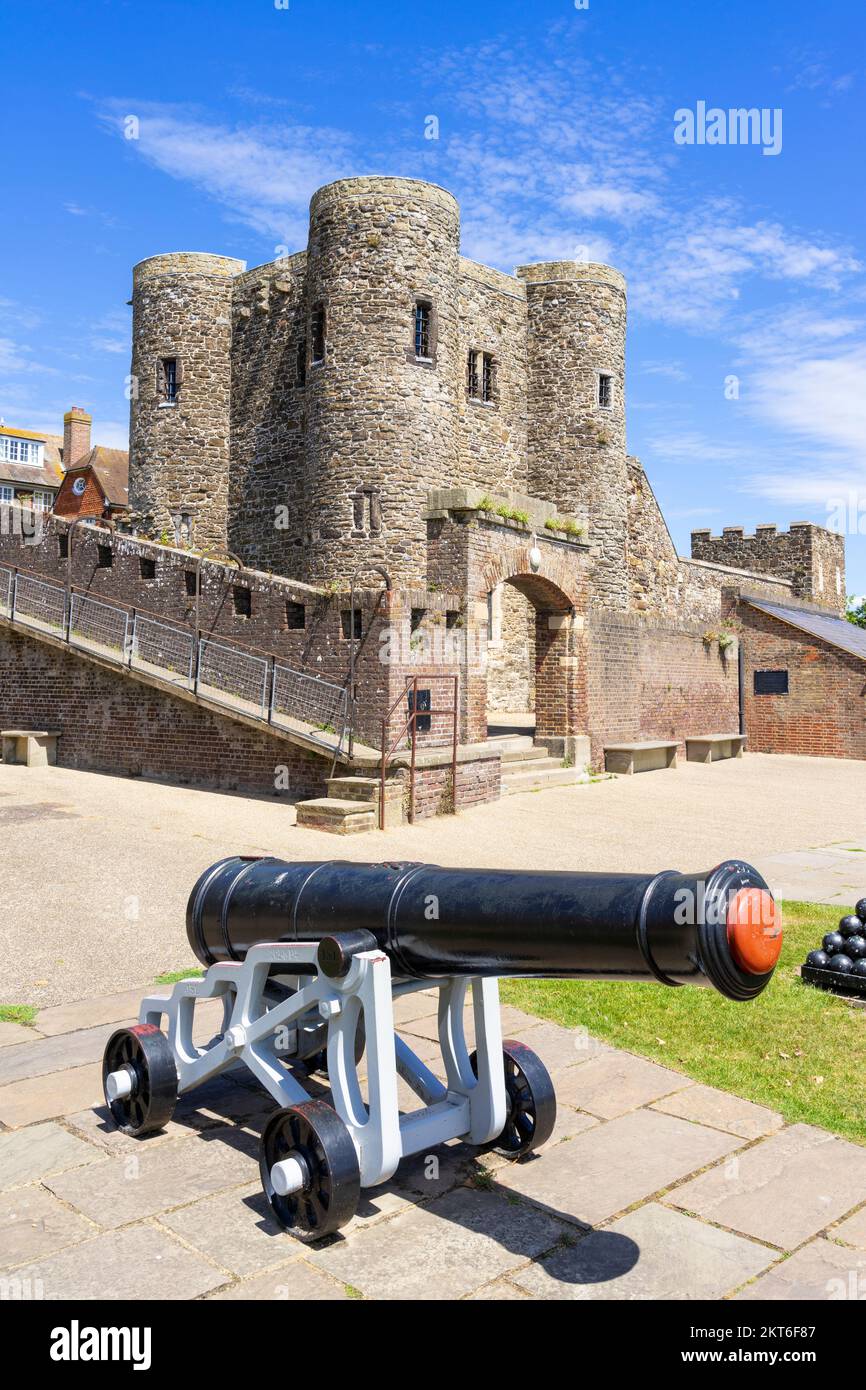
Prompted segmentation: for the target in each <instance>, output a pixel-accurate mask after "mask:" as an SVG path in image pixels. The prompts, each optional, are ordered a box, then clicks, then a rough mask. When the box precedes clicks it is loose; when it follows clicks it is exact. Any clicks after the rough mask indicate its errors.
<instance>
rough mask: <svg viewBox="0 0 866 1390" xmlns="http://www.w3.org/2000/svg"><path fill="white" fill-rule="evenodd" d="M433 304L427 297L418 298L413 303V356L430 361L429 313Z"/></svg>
mask: <svg viewBox="0 0 866 1390" xmlns="http://www.w3.org/2000/svg"><path fill="white" fill-rule="evenodd" d="M432 309H433V305H432V304H431V303H430V301H429V300H428V299H419V300H418V301H417V302H416V304H415V356H416V357H423V358H424V359H425V360H426V361H428V362H429V361H430V358H431V357H432V353H431V351H430V315H431V312H432Z"/></svg>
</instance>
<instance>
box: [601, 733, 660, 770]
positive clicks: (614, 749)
mask: <svg viewBox="0 0 866 1390" xmlns="http://www.w3.org/2000/svg"><path fill="white" fill-rule="evenodd" d="M604 765H605V768H606V770H607V771H608V772H619V773H626V774H631V773H633V772H654V771H655V770H656V769H657V768H661V767H676V765H677V744H676V740H674V742H673V743H670V742H667V741H666V740H652V741H650V742H644V743H607V744H605V748H604Z"/></svg>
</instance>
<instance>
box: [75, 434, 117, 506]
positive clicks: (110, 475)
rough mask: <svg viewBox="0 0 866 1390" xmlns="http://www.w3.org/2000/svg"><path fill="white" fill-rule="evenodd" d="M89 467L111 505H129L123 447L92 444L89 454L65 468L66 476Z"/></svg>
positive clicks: (81, 471)
mask: <svg viewBox="0 0 866 1390" xmlns="http://www.w3.org/2000/svg"><path fill="white" fill-rule="evenodd" d="M88 468H91V469H92V470H93V472H94V474H95V476H96V480H97V482H98V483H99V486H100V487H101V488H102V491H103V492H104V494H105V498H106V501H107V502H109V503H110V504H111V506H112V507H126V506H128V505H129V454H128V453H127V452H126V450H125V449H108V448H106V446H105V445H104V444H94V446H93V448H92V449H91V450H90V453H89V454H86V455H85V456H84V458H82V459H79V460H78V462H77V463H76V465H75V467H74V468H70V469H68V470H67V474H68V476H70V477H72V476H74V475H75V474H76V473H83V472H84V471H85V469H88Z"/></svg>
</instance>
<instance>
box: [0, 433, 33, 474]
mask: <svg viewBox="0 0 866 1390" xmlns="http://www.w3.org/2000/svg"><path fill="white" fill-rule="evenodd" d="M42 449H43V446H42V444H41V443H40V442H39V441H37V440H34V439H16V438H14V437H13V436H12V435H8V434H3V435H0V459H5V460H6V461H8V462H9V463H29V464H32V465H33V466H34V467H36V468H38V467H39V466H40V465H41V463H42Z"/></svg>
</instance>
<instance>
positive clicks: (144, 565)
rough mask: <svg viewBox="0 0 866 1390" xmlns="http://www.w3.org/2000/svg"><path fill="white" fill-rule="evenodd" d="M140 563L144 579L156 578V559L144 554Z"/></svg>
mask: <svg viewBox="0 0 866 1390" xmlns="http://www.w3.org/2000/svg"><path fill="white" fill-rule="evenodd" d="M138 563H139V566H140V567H141V577H142V579H156V561H155V560H151V559H148V557H147V556H146V555H142V556H141V559H140V560H139V562H138Z"/></svg>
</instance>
